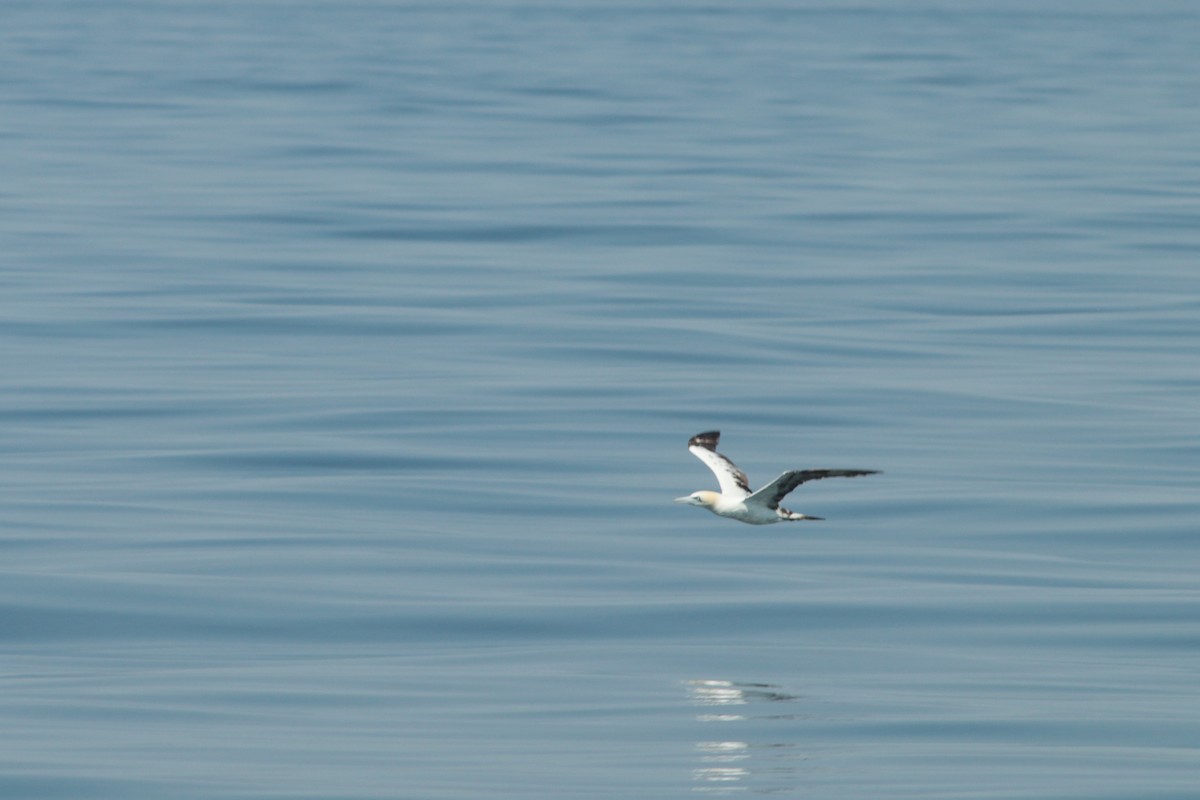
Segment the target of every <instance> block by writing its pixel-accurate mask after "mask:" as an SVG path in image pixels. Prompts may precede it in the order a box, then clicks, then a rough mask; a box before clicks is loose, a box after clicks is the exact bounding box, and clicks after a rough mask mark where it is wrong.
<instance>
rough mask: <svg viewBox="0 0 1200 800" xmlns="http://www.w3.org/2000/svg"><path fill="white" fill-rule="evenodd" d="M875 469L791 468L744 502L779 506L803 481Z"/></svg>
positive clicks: (772, 507)
mask: <svg viewBox="0 0 1200 800" xmlns="http://www.w3.org/2000/svg"><path fill="white" fill-rule="evenodd" d="M878 471H879V470H875V469H793V470H789V471H787V472H785V473H783V474H782V475H780V476H779V477H778V478H776V479H775V480H773V481H771V482H770V483H768V484H767V485H766V486H764V487H762V488H761V489H759V490H758V491H757V492H755V493H754V494H752V495H750V496H749V497H747V498H746V503H747V504H750V503H754V504H757V505H764V506H766V507H767V508H771V509H775V508H779V501H780V500H782V499H783V498H784V497H785V496H787V493H788V492H790V491H792V490H793V489H795V488H796V487H797V486H799V485H800V484H802V483H804V482H805V481H815V480H820V479H821V478H857V477H858V476H859V475H874V474H875V473H876V472H878Z"/></svg>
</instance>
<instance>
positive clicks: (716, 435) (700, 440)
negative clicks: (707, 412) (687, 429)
mask: <svg viewBox="0 0 1200 800" xmlns="http://www.w3.org/2000/svg"><path fill="white" fill-rule="evenodd" d="M720 440H721V432H720V431H705V432H704V433H697V434H696V435H695V436H693V437H692V438H691V439H688V447H703V448H704V449H705V450H713V451H716V449H717V442H719V441H720Z"/></svg>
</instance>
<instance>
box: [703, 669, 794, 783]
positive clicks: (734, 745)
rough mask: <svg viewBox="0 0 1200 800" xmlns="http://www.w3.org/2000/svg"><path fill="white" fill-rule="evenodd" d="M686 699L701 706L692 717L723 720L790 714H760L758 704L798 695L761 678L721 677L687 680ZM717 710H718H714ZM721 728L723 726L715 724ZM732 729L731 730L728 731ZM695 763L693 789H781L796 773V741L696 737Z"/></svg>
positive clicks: (719, 722)
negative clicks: (738, 679) (748, 680)
mask: <svg viewBox="0 0 1200 800" xmlns="http://www.w3.org/2000/svg"><path fill="white" fill-rule="evenodd" d="M684 687H685V688H686V690H687V694H688V702H689V703H690V704H691V705H693V706H695V707H697V708H698V709H703V710H702V711H701V712H700V713H697V714H696V721H697V722H700V723H704V724H706V725H712V724H716V725H718V726H720V725H727V724H731V723H732V724H733V725H737V724H738V723H746V722H751V721H754V720H781V719H794V718H795V717H796V716H797V715H795V714H779V713H774V712H775V709H772V710H771V712H769V713H761V712H763V711H764V709H760V708H758V706H760V705H761V704H764V703H795V702H798V701H799V699H800V698H799V697H798V696H796V695H794V694H790V693H787V692H784V691H782V690H780V688H779V687H777V686H773V685H771V684H766V683H739V682H735V681H727V680H689V681H686V682H685V683H684ZM717 709H721V710H720V711H717ZM720 730H721V732H723V731H724V729H720ZM732 732H733V731H732V730H731V733H732ZM694 749H695V752H696V756H697V758H698V760H699V764H700V765H699V766H698V767H696V768H695V769H693V770H692V780H693V784H694V785H693V787H692V789H693V791H697V792H705V793H709V794H731V793H734V792H744V791H748V790H750V789H751V784H754V785H753V790H754V791H758V792H770V793H776V792H781V791H787V790H788V788H794V787H790V786H785V785H783V784H793V783H794V781H793V780H792V776H793V775H794V774H795V773H796V772H798V770H799V768H798V766H797V763H796V762H797V760H798V756H797V750H798V745H797V744H795V743H789V742H779V741H766V742H762V741H759V742H750V741H744V740H742V739H739V738H732V737H730V738H715V739H702V740H700V741H697V742H696V743H695V748H694Z"/></svg>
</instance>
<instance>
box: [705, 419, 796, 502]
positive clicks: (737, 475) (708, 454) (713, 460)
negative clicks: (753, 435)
mask: <svg viewBox="0 0 1200 800" xmlns="http://www.w3.org/2000/svg"><path fill="white" fill-rule="evenodd" d="M720 438H721V432H720V431H706V432H705V433H698V434H696V435H695V436H693V437H692V438H691V439H689V440H688V451H689V452H691V454H692V455H694V456H695V457H696V458H698V459H700V460H701V461H703V462H704V463H705V464H707V465H708V468H709V469H711V470H712V471H713V474H714V475H716V476H717V483H719V484H721V494H723V495H725V496H726V497H729V498H732V499H734V500H739V499H741V498H743V497H746V496H747V495H749V494H750V481H749V480H748V479H747V478H746V473H744V472H742V471H741V470H740V469H738V468H737V465H736V464H734V463H733V462H732V461H730V460H729V459H728V458H726V457H725V456H723V455H721V454H720V453H718V452H717V442H718V441H719V440H720ZM780 496H782V495H780Z"/></svg>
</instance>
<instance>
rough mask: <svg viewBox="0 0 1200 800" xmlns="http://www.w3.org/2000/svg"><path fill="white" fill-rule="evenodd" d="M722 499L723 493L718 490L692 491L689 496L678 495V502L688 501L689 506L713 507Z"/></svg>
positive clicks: (676, 499) (676, 500)
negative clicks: (718, 492) (720, 493)
mask: <svg viewBox="0 0 1200 800" xmlns="http://www.w3.org/2000/svg"><path fill="white" fill-rule="evenodd" d="M720 499H721V495H719V494H717V493H716V492H692V493H691V494H689V495H688V496H687V497H676V498H675V502H676V503H686V504H688V505H689V506H700V507H702V508H712V507H713V506H715V505H716V504H717V501H718V500H720Z"/></svg>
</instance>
